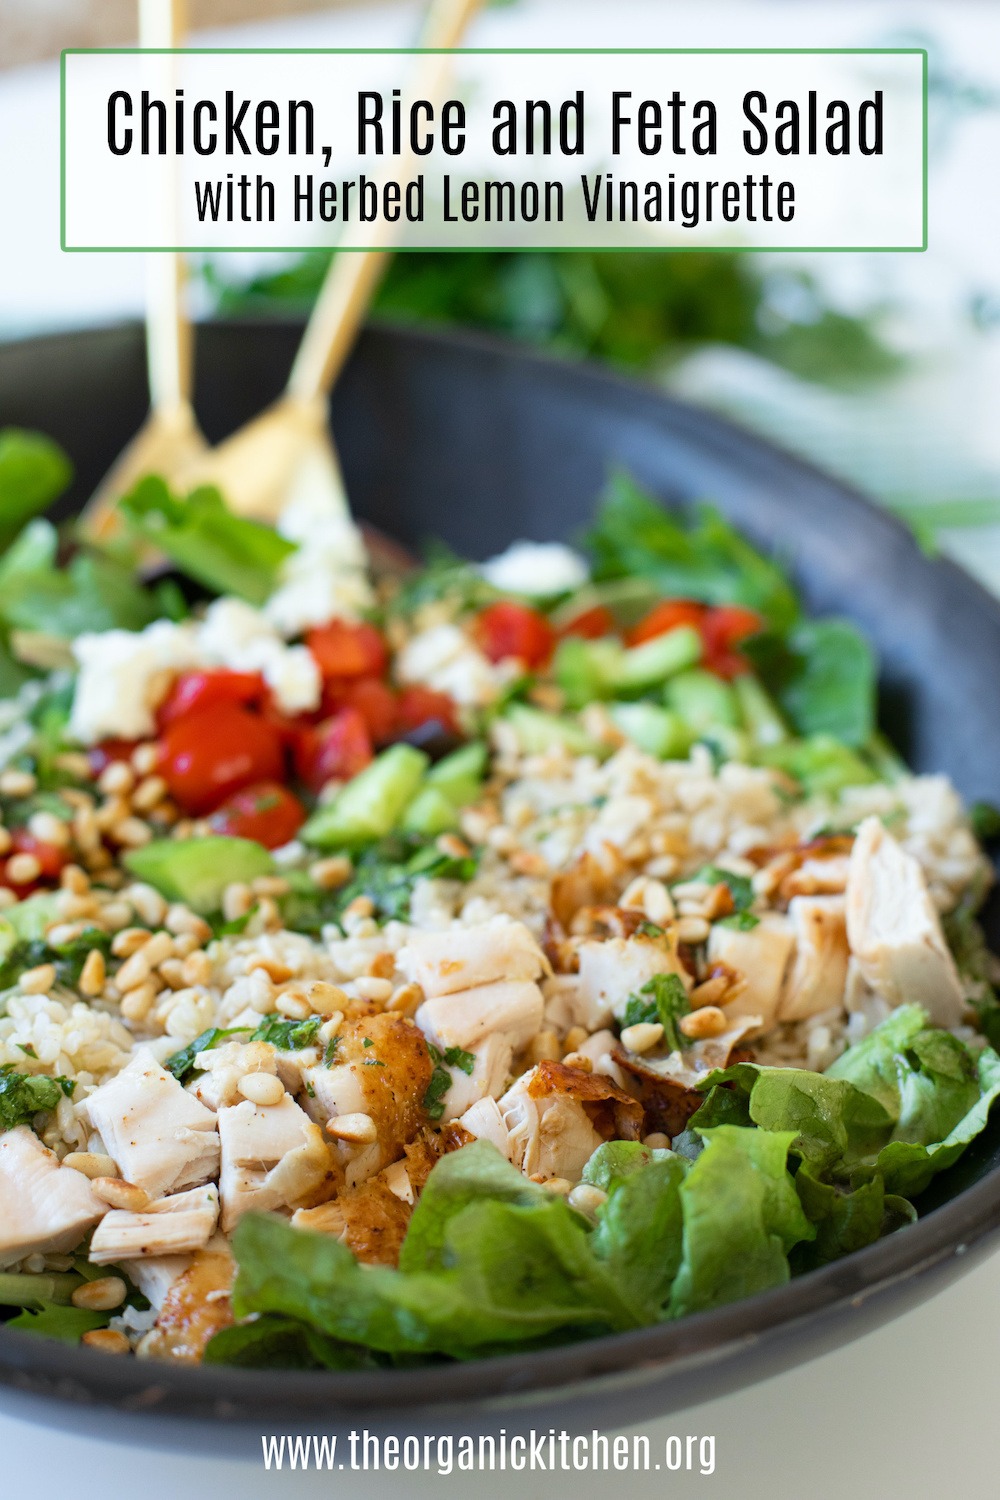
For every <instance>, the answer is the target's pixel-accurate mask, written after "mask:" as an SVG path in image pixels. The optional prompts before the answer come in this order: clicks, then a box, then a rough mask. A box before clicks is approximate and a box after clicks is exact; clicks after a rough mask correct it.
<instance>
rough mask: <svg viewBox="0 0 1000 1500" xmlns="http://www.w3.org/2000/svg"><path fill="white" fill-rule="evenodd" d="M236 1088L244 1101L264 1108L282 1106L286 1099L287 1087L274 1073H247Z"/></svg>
mask: <svg viewBox="0 0 1000 1500" xmlns="http://www.w3.org/2000/svg"><path fill="white" fill-rule="evenodd" d="M236 1088H237V1091H238V1092H239V1093H241V1094H242V1095H243V1097H244V1099H249V1100H250V1103H251V1104H259V1105H261V1106H262V1107H266V1106H268V1105H270V1104H280V1103H281V1101H282V1099H283V1098H284V1097H285V1085H284V1084H283V1083H282V1081H281V1079H280V1078H276V1077H275V1075H274V1074H273V1073H246V1074H244V1076H243V1077H242V1078H241V1079H240V1081H239V1083H238V1084H237V1085H236Z"/></svg>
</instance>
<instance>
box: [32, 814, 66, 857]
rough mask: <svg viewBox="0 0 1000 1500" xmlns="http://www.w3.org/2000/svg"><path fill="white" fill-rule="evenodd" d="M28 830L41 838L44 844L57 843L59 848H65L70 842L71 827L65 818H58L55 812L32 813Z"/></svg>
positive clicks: (35, 836) (37, 837)
mask: <svg viewBox="0 0 1000 1500" xmlns="http://www.w3.org/2000/svg"><path fill="white" fill-rule="evenodd" d="M28 832H29V833H30V834H32V835H33V837H34V838H36V839H41V841H42V843H43V844H55V846H56V848H58V849H65V848H66V845H67V844H68V843H69V828H68V826H67V824H66V821H65V819H63V818H57V817H56V815H55V813H51V812H45V811H44V810H42V811H41V812H36V813H32V815H31V817H30V818H29V819H28Z"/></svg>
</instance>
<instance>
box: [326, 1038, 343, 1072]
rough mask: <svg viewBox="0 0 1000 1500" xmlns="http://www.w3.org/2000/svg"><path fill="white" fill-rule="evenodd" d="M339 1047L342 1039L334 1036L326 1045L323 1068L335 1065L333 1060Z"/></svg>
mask: <svg viewBox="0 0 1000 1500" xmlns="http://www.w3.org/2000/svg"><path fill="white" fill-rule="evenodd" d="M339 1046H340V1037H339V1036H332V1037H331V1038H330V1040H329V1041H328V1042H327V1044H326V1050H325V1052H324V1053H323V1066H324V1068H329V1067H331V1066H332V1065H333V1059H334V1057H335V1056H336V1054H337V1048H338V1047H339Z"/></svg>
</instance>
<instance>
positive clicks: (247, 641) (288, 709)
mask: <svg viewBox="0 0 1000 1500" xmlns="http://www.w3.org/2000/svg"><path fill="white" fill-rule="evenodd" d="M198 646H199V649H200V651H201V655H202V661H203V664H204V665H206V666H218V667H228V668H229V669H230V671H232V672H259V673H260V674H261V676H262V677H263V679H264V681H265V682H266V683H267V685H268V687H269V688H270V689H271V691H272V693H273V694H274V697H275V701H276V702H277V704H278V707H279V708H281V709H282V710H283V711H284V712H285V713H289V714H295V713H303V712H305V711H306V710H308V709H311V708H315V707H316V705H317V704H318V703H319V700H320V692H321V679H320V673H319V668H318V666H317V665H316V662H315V659H314V658H313V656H312V653H311V652H310V651H309V650H307V648H306V647H305V646H286V645H285V643H284V641H282V640H281V638H280V637H279V636H278V635H277V633H276V631H275V629H274V626H273V625H272V624H271V622H270V621H269V620H268V619H267V617H266V616H265V615H263V614H262V613H261V612H260V611H259V610H256V609H254V608H253V606H252V605H250V604H246V603H244V601H243V600H242V599H216V600H215V602H214V603H213V604H210V605H209V607H208V609H207V610H206V611H205V618H204V620H203V621H202V623H201V625H200V626H199V627H198Z"/></svg>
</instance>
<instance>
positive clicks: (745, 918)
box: [715, 911, 760, 932]
mask: <svg viewBox="0 0 1000 1500" xmlns="http://www.w3.org/2000/svg"><path fill="white" fill-rule="evenodd" d="M715 925H716V926H717V927H732V928H734V929H735V930H736V931H737V932H752V931H753V929H754V928H755V927H758V926H759V925H760V917H755V916H754V914H753V912H750V911H734V912H733V914H732V916H731V917H721V918H720V919H719V921H718V922H717V923H716V924H715Z"/></svg>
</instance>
